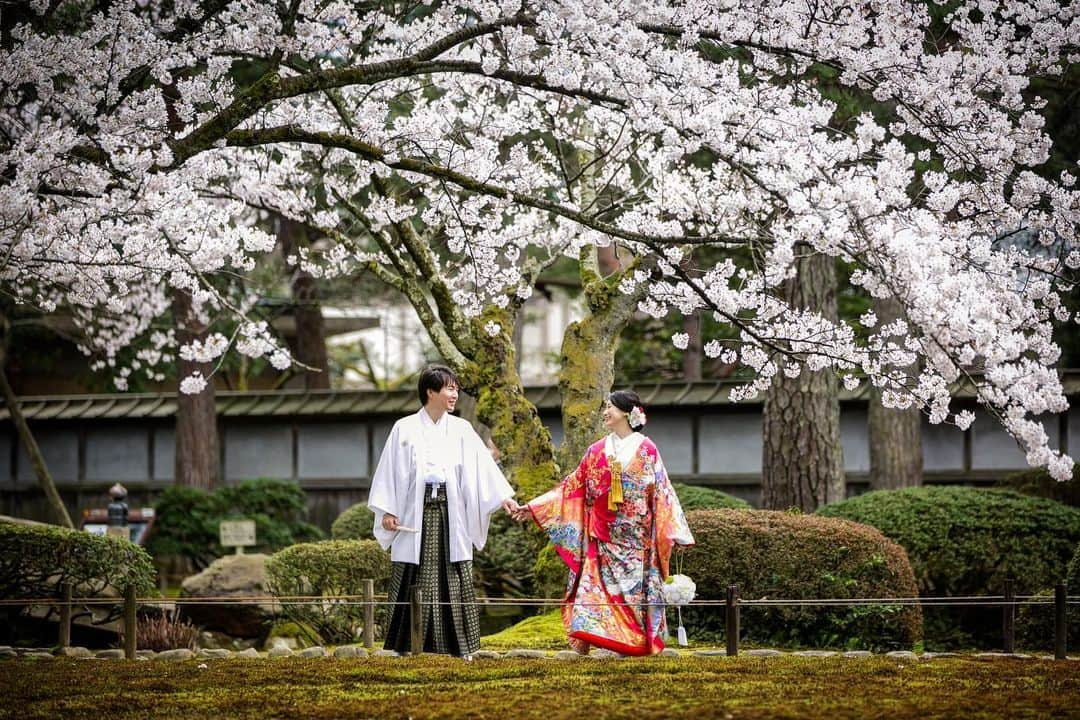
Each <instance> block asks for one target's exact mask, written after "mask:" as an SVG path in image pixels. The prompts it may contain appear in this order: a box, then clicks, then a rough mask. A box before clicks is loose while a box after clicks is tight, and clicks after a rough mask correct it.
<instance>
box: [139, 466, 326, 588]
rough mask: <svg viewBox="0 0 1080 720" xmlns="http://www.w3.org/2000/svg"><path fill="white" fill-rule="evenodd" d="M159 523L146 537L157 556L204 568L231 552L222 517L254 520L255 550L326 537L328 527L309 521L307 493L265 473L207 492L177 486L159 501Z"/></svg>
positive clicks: (268, 550) (290, 482)
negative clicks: (221, 531)
mask: <svg viewBox="0 0 1080 720" xmlns="http://www.w3.org/2000/svg"><path fill="white" fill-rule="evenodd" d="M154 509H155V511H156V513H157V522H155V524H154V532H153V534H152V535H151V536H150V539H149V540H148V541H147V550H149V552H150V553H151V554H152V555H154V556H155V557H166V556H175V557H184V558H188V559H189V560H190V561H191V562H192V564H193V565H194V566H195V567H196V568H198V569H204V568H206V567H207V566H209V565H210V563H212V562H213V561H214V560H215V559H216V558H219V557H221V556H222V555H225V554H227V551H226V550H225V548H223V547H222V546H221V545H220V544H219V542H218V540H219V537H220V534H219V532H218V525H219V524H220V523H221V521H222V520H236V519H246V520H254V521H255V539H256V541H257V542H258V545H256V546H255V547H254V548H251V550H252V551H253V552H264V553H272V552H274V551H275V550H280V549H281V548H284V547H288V546H289V545H292V544H294V543H299V542H309V541H313V540H321V539H322V538H323V532H322V531H321V530H320V529H319V528H318V527H316V526H314V525H312V524H311V523H309V522H307V520H306V517H307V498H306V495H305V494H304V491H303V490H302V489H300V486H299V485H297V484H296V483H295V482H292V481H289V480H274V479H267V478H260V479H258V480H244V481H243V482H241V483H239V484H237V485H227V486H223V487H219V488H216V489H215V490H214V491H213V492H206V491H205V490H200V489H198V488H192V487H186V486H183V485H174V486H172V487H169V488H166V489H165V490H164V491H163V492H162V493H161V495H160V496H158V499H157V501H156V502H155V503H154Z"/></svg>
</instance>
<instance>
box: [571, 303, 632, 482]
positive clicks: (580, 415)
mask: <svg viewBox="0 0 1080 720" xmlns="http://www.w3.org/2000/svg"><path fill="white" fill-rule="evenodd" d="M606 320H607V318H605V317H603V316H600V315H597V314H595V313H592V312H590V313H589V314H587V315H586V316H585V317H584V318H582V319H581V320H579V321H577V322H573V323H570V325H569V327H567V328H566V330H565V331H564V332H563V341H562V354H561V357H560V363H559V394H560V395H561V396H562V420H563V423H562V424H563V441H562V445H561V446H560V447H559V466H560V467H561V468H563V469H564V470H565V471H567V472H569V470H570V469H571V468H575V467H577V465H578V463H579V462H581V458H582V457H584V455H585V451H586V450H587V449H588V447H589V446H590V445H592V444H593V443H594V442H596V441H597V440H598V439H599V438H601V437H603V435H604V433H605V430H604V420H603V417H602V415H603V406H604V400H605V399H606V398H607V395H608V393H610V392H611V386H612V383H614V382H615V350H616V349H617V348H618V345H619V330H621V328H622V326H621V325H619V326H613V325H612V324H611V323H609V322H607V321H606Z"/></svg>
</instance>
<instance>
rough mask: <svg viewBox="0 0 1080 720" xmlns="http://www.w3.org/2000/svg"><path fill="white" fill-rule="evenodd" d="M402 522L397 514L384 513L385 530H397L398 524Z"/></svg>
mask: <svg viewBox="0 0 1080 720" xmlns="http://www.w3.org/2000/svg"><path fill="white" fill-rule="evenodd" d="M400 524H401V523H399V522H398V519H397V518H396V517H395V516H393V515H389V514H387V515H383V519H382V526H383V529H384V530H390V531H394V530H397V529H398V525H400Z"/></svg>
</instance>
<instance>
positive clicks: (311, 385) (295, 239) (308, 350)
mask: <svg viewBox="0 0 1080 720" xmlns="http://www.w3.org/2000/svg"><path fill="white" fill-rule="evenodd" d="M278 240H279V241H280V242H281V254H282V255H284V257H285V262H286V265H287V266H288V268H289V271H290V274H291V275H290V278H289V287H290V288H291V290H292V298H293V319H294V321H295V322H296V342H295V343H294V345H293V348H292V350H293V355H294V356H295V357H296V359H297V360H299V361H300V362H301V363H303V364H304V366H305V367H304V371H303V374H304V387H305V388H306V389H308V390H329V389H330V361H329V358H328V356H327V352H326V323H325V322H324V320H323V314H322V307H321V305H320V304H319V293H318V290H319V287H318V281H317V280H316V279H315V278H314V277H312V275H311V273H309V272H307V271H306V270H304V269H303V268H302V267H300V264H299V263H297V264H295V265H293V264H290V263H289V262H288V258H289V256H291V255H297V254H299V251H300V248H303V247H306V246H307V244H308V237H307V228H305V227H304V226H303V225H302V224H300V223H298V222H295V221H293V220H290V219H288V218H285V217H281V218H278Z"/></svg>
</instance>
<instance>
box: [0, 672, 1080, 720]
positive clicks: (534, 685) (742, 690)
mask: <svg viewBox="0 0 1080 720" xmlns="http://www.w3.org/2000/svg"><path fill="white" fill-rule="evenodd" d="M200 665H201V666H203V667H200ZM0 698H3V702H2V703H0V718H25V719H27V720H31V719H36V718H60V717H62V718H65V719H66V720H77V719H79V718H94V719H95V720H98V719H100V718H109V719H110V720H124V719H127V718H130V719H135V718H138V719H140V720H141V719H142V718H148V717H152V718H155V719H156V720H176V719H177V718H200V719H201V718H259V719H260V720H262V719H264V718H316V719H319V718H344V719H350V718H416V719H417V720H419V719H420V718H458V717H462V718H497V719H498V720H532V719H534V718H535V719H538V720H558V719H559V718H575V719H579V718H582V717H595V718H603V719H604V720H607V719H608V718H628V719H630V718H632V719H633V720H643V719H645V718H673V717H693V718H733V719H734V718H829V719H830V720H833V719H836V718H860V719H861V718H877V717H881V718H919V719H920V720H924V719H926V718H1001V717H1012V718H1021V717H1047V718H1050V717H1053V718H1069V717H1080V663H1078V662H1076V661H1062V662H1051V661H1044V660H1013V659H1000V658H995V659H979V658H973V657H958V658H936V659H933V660H922V661H908V660H897V659H894V658H888V657H881V656H876V657H869V658H842V657H836V658H801V657H790V656H785V657H771V658H753V657H739V658H730V659H729V658H721V657H716V658H712V657H693V656H690V657H682V658H671V659H669V658H628V659H623V660H584V661H582V660H579V661H558V660H525V659H521V660H518V659H506V658H504V659H498V660H476V661H474V662H472V663H466V662H464V661H462V660H459V659H456V658H447V657H437V656H423V657H419V658H400V659H395V658H371V659H362V660H343V659H300V658H282V659H257V660H243V659H228V660H205V661H200V660H190V661H184V662H167V661H151V662H122V661H92V660H70V659H58V660H51V661H45V662H34V661H32V660H25V659H22V660H9V661H2V662H0Z"/></svg>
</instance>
